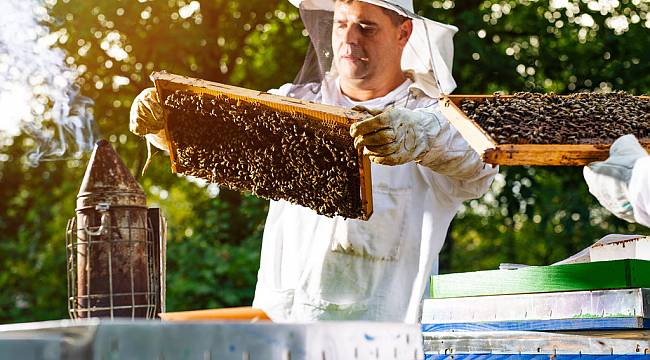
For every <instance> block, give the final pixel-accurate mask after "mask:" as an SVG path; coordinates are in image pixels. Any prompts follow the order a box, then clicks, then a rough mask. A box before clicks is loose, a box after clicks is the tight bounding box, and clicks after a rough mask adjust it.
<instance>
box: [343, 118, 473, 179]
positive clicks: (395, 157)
mask: <svg viewBox="0 0 650 360" xmlns="http://www.w3.org/2000/svg"><path fill="white" fill-rule="evenodd" d="M355 109H356V110H360V111H364V110H365V111H367V112H369V113H371V114H372V115H375V116H373V117H371V118H369V119H366V120H363V121H360V122H357V123H354V124H352V126H351V128H350V135H352V136H353V137H354V145H355V146H357V147H359V146H364V147H365V149H364V154H367V155H369V157H370V160H372V161H374V162H376V163H378V164H384V165H400V164H405V163H407V162H410V161H416V162H418V163H419V164H421V165H424V166H426V167H429V168H431V169H432V170H434V171H436V172H437V173H439V174H443V175H447V176H450V177H452V178H457V179H461V180H462V179H465V178H468V177H470V176H473V175H474V174H476V173H477V172H478V171H480V170H481V169H482V168H483V162H482V161H481V159H480V157H479V156H478V154H477V153H476V152H475V151H473V150H472V149H470V148H469V147H464V148H463V150H462V151H458V150H454V149H453V145H452V143H454V142H455V141H456V140H457V139H455V136H454V135H455V134H456V131H455V130H453V129H452V128H451V127H450V125H449V122H448V121H447V120H446V119H445V118H444V116H443V115H442V114H441V113H440V112H439V111H437V110H434V111H420V110H409V109H404V108H390V109H388V110H387V111H384V112H382V113H379V114H377V112H376V111H368V110H367V109H364V108H360V107H359V108H355Z"/></svg>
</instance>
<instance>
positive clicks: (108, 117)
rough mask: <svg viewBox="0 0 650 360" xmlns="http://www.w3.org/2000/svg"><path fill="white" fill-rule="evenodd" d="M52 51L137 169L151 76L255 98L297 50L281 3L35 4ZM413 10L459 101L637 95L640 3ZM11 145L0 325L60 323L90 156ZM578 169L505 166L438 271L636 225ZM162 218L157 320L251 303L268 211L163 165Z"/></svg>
mask: <svg viewBox="0 0 650 360" xmlns="http://www.w3.org/2000/svg"><path fill="white" fill-rule="evenodd" d="M43 7H44V8H45V9H46V10H47V11H48V12H49V14H50V18H49V20H48V21H47V26H48V27H49V28H50V29H51V32H52V33H53V34H55V36H57V37H58V41H57V42H56V45H55V46H58V47H60V48H61V49H63V50H64V51H65V52H66V54H67V55H66V56H67V59H66V62H67V63H68V64H70V66H71V67H72V68H74V69H75V70H76V71H77V72H78V73H79V78H78V84H79V85H80V86H81V92H82V94H83V95H85V96H88V97H90V98H92V99H93V100H94V102H95V105H94V115H95V120H96V122H97V124H98V129H99V133H100V135H101V137H103V138H106V139H108V140H110V141H111V142H112V144H113V146H114V147H115V148H116V149H117V151H118V152H119V154H120V155H121V157H122V158H123V159H124V161H125V162H126V164H127V165H128V166H129V167H130V169H131V170H132V172H133V173H134V174H138V173H139V171H140V170H141V168H142V166H143V163H144V161H145V159H146V149H145V145H144V141H143V140H142V139H140V138H139V137H137V136H135V135H132V134H131V133H129V131H128V112H129V107H130V105H131V102H132V99H133V98H134V97H135V96H136V95H137V94H138V93H139V92H140V91H141V90H142V89H143V88H145V87H149V86H152V84H151V82H150V81H149V79H148V75H149V74H150V73H151V72H152V71H156V70H167V71H168V72H172V73H178V74H183V75H187V76H192V77H198V78H203V79H208V80H212V81H218V82H223V83H228V84H234V85H240V86H244V87H248V88H253V89H260V90H264V89H268V88H274V87H278V86H280V85H282V84H283V83H285V82H289V81H291V80H292V79H293V77H294V76H295V74H296V72H297V71H298V69H299V67H300V65H301V64H302V60H303V55H304V51H305V49H306V46H307V41H308V39H307V38H306V36H305V34H304V33H303V27H302V23H301V22H300V19H299V18H298V12H297V10H296V9H295V8H294V7H293V6H291V4H289V2H288V1H286V0H263V1H262V0H245V1H231V0H201V1H187V0H185V1H183V0H164V1H148V0H138V1H135V0H121V1H120V0H95V1H80V0H76V1H75V0H58V1H57V0H47V1H44V3H43ZM415 7H416V10H418V12H419V13H420V14H421V15H424V16H427V17H429V18H432V19H435V20H439V21H443V22H447V23H450V24H454V25H456V26H458V27H459V28H460V31H459V33H458V34H457V36H456V39H455V44H456V55H455V61H454V74H455V78H456V80H457V82H458V84H459V87H458V89H457V90H456V93H458V94H489V93H492V92H495V91H502V92H505V93H512V92H516V91H542V92H551V91H553V92H556V93H562V94H564V93H570V92H576V91H583V90H588V91H611V90H625V91H628V92H631V93H633V94H635V95H639V94H643V93H648V92H650V51H648V48H649V47H650V30H649V28H650V1H648V0H599V1H596V0H554V1H553V0H552V1H534V0H516V1H491V0H488V1H476V0H463V1H453V0H445V1H431V0H427V1H420V0H416V4H415ZM1 136H2V134H1V133H0V137H1ZM31 145H32V142H31V141H30V140H29V139H28V138H26V137H25V136H24V135H19V136H17V137H15V138H13V139H7V138H4V139H3V141H1V142H0V198H1V199H2V201H0V234H1V240H0V289H2V292H1V293H0V323H8V322H18V321H36V320H46V319H57V318H65V317H67V311H66V265H65V227H66V222H67V220H68V218H70V217H72V216H73V215H74V209H75V197H76V194H77V190H78V187H79V185H80V182H81V179H82V176H83V171H84V169H85V165H86V161H87V159H88V155H89V154H85V155H84V157H83V158H82V159H81V160H65V161H56V162H43V163H41V164H40V165H39V166H38V167H35V168H34V167H29V166H28V165H27V164H26V161H25V160H24V155H25V154H26V153H27V152H28V151H29V148H30V146H31ZM581 171H582V169H580V168H527V167H512V168H502V170H501V173H500V175H499V176H498V177H497V179H496V180H495V182H494V184H493V186H492V188H491V190H490V192H489V193H488V194H487V195H486V196H485V197H484V198H483V199H481V200H474V201H471V202H468V203H466V204H465V205H464V206H463V207H462V209H461V212H460V214H459V215H458V216H457V218H456V219H455V220H454V222H453V224H452V227H451V230H450V232H449V234H448V237H447V242H446V245H445V247H444V249H443V254H442V255H441V268H440V270H441V272H459V271H469V270H476V269H492V268H495V267H497V266H498V264H499V263H500V262H519V263H526V264H549V263H551V262H554V261H556V260H559V259H562V258H564V257H566V256H568V255H571V254H573V253H575V252H576V251H578V250H579V249H581V248H583V247H585V246H587V245H589V244H590V243H591V242H593V241H594V240H596V239H598V238H600V237H601V236H603V235H605V234H608V233H617V232H620V233H631V232H636V233H644V234H648V233H649V231H648V229H646V228H643V227H640V226H638V225H636V226H635V225H632V224H627V223H624V222H622V221H619V220H617V219H615V218H613V217H612V216H611V215H609V213H608V212H607V211H605V210H604V209H602V208H601V207H600V206H598V204H597V203H596V202H595V200H594V199H593V198H592V197H591V196H590V195H589V193H588V191H587V188H586V185H585V184H584V181H583V179H582V174H581ZM138 180H139V181H140V183H141V184H142V185H143V187H144V189H145V191H146V193H147V196H148V200H149V203H150V205H151V206H160V207H161V208H162V210H163V212H164V213H165V215H166V216H167V219H168V223H169V239H168V268H167V276H168V282H167V288H168V292H167V301H168V309H169V310H172V311H173V310H185V309H199V308H216V307H225V306H239V305H249V304H250V303H251V300H252V296H253V291H254V285H255V280H256V272H257V266H258V261H259V251H260V242H261V234H262V230H263V226H264V220H265V215H266V211H267V207H268V202H267V201H265V200H261V199H257V198H254V197H250V196H246V195H240V194H239V193H236V192H232V191H229V190H227V189H218V188H216V187H214V186H206V185H205V184H201V183H199V182H196V181H190V180H188V179H186V178H184V177H179V176H175V175H172V174H171V173H170V169H169V161H168V160H167V159H165V158H164V157H163V156H161V155H160V154H159V155H158V156H157V157H156V158H155V159H154V163H153V165H152V167H151V168H150V169H149V170H148V172H147V173H146V175H145V176H143V177H142V176H138Z"/></svg>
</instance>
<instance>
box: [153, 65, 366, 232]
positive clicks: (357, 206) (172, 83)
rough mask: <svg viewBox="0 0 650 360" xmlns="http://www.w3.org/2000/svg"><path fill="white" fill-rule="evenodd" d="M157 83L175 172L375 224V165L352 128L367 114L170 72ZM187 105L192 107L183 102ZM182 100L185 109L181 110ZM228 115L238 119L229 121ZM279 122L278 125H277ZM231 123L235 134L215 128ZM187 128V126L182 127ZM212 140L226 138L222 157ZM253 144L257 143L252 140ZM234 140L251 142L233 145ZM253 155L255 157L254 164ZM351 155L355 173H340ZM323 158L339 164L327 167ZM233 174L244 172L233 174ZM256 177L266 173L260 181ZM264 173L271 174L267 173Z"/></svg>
mask: <svg viewBox="0 0 650 360" xmlns="http://www.w3.org/2000/svg"><path fill="white" fill-rule="evenodd" d="M151 79H152V80H153V81H154V83H155V85H156V89H157V91H158V95H159V96H160V99H161V101H162V103H163V108H164V110H165V116H166V118H167V123H166V131H167V134H168V139H167V141H168V146H169V153H170V158H171V168H172V171H173V172H175V173H180V174H186V175H194V176H197V177H200V178H203V179H206V180H208V181H210V182H215V183H219V184H221V185H226V186H228V187H230V188H233V189H236V190H240V191H248V192H251V193H253V194H255V195H258V196H261V197H265V198H271V199H276V200H277V199H284V200H287V201H290V202H292V203H296V204H299V205H303V206H307V207H310V208H312V209H314V210H315V211H317V212H318V213H320V214H324V215H328V216H333V215H340V216H344V217H347V218H358V219H362V220H367V219H368V218H369V217H370V215H371V214H372V184H371V174H370V162H369V160H368V157H367V156H364V155H363V154H362V151H361V150H358V149H355V148H354V143H353V138H352V137H351V136H349V128H350V125H351V124H352V123H354V122H356V121H358V120H361V119H363V118H364V117H365V116H366V115H365V114H363V113H360V112H356V111H352V110H349V109H344V108H340V107H336V106H329V105H323V104H316V103H312V102H307V101H302V100H297V99H293V98H289V97H283V96H276V95H272V94H268V93H265V92H260V91H255V90H250V89H245V88H239V87H235V86H230V85H224V84H219V83H215V82H210V81H205V80H201V79H193V78H189V77H184V76H180V75H174V74H169V73H166V72H155V73H153V74H152V75H151ZM186 98H189V99H190V100H187V101H189V102H187V101H186V100H183V99H186ZM174 99H177V101H180V102H178V103H174V101H176V100H174ZM178 99H181V100H178ZM183 101H185V102H183ZM185 103H188V104H194V105H195V107H196V108H192V107H191V106H190V107H188V108H186V109H184V108H182V106H180V105H179V106H180V107H176V105H175V104H181V105H182V104H185ZM206 104H208V105H211V106H215V108H216V107H219V109H222V110H219V111H222V112H215V110H214V109H215V108H213V109H212V110H210V111H211V112H210V111H208V110H206V109H204V108H203V105H206ZM224 106H225V107H224ZM223 109H226V110H227V111H226V110H223ZM224 111H225V112H224ZM215 114H217V115H215ZM228 114H232V115H233V116H234V117H236V118H233V119H234V120H233V119H230V120H227V119H226V118H227V117H228V116H229V115H228ZM259 114H262V115H264V116H266V117H263V116H262V115H259ZM253 118H255V119H257V120H255V121H256V122H254V121H253V120H254V119H253ZM206 119H207V120H206ZM260 119H261V120H260ZM273 119H275V120H273ZM271 120H272V121H275V122H276V123H275V124H274V125H270V122H272V121H271ZM200 121H203V123H201V124H202V125H201V124H199V122H200ZM206 121H207V122H206ZM226 121H230V123H229V124H230V125H228V126H229V127H228V128H225V127H224V128H223V131H228V132H229V133H228V134H229V135H228V136H226V135H223V134H222V133H218V132H217V133H215V131H216V130H215V129H219V127H220V126H225V125H223V124H224V123H225V122H226ZM269 121H270V122H269ZM180 122H183V124H182V125H179V124H180ZM233 124H234V125H233ZM192 127H194V128H192ZM256 127H258V128H256ZM266 127H268V128H266ZM271 127H272V129H271V130H269V129H270V128H271ZM219 131H222V130H219ZM296 134H299V135H300V134H302V138H301V139H299V140H304V141H305V142H306V143H307V142H310V141H311V142H312V143H311V144H315V145H316V146H315V148H316V149H314V150H313V151H314V153H315V154H321V155H322V157H317V156H316V155H311V154H312V150H311V149H312V148H313V147H308V149H310V151H309V152H305V150H306V149H305V148H302V149H301V148H299V146H298V147H296V146H294V145H295V141H294V140H295V139H296ZM221 135H223V136H221ZM265 136H266V137H265ZM291 136H293V137H291ZM192 137H193V138H192ZM206 137H219V138H220V139H221V140H218V141H221V143H220V144H217V146H216V147H215V149H216V148H219V149H220V150H215V149H210V148H209V146H205V142H204V141H203V140H206V141H210V139H206ZM252 138H255V139H254V141H253V140H251V141H248V140H249V139H252ZM188 139H189V140H188ZM231 139H240V140H241V139H243V141H239V142H237V141H235V142H231V141H230V140H231ZM288 139H292V140H291V141H289V140H288ZM314 139H321V140H320V141H321V144H323V145H322V148H318V147H319V146H320V145H319V143H318V142H314V141H318V140H314ZM215 141H217V140H215ZM233 141H234V140H233ZM222 145H223V146H222ZM325 145H327V149H325ZM305 146H306V145H305ZM293 149H297V150H293ZM291 151H295V153H291ZM298 152H300V154H302V157H301V155H299V154H298V155H297V153H298ZM253 153H254V155H251V156H252V157H248V158H247V157H246V155H250V154H253ZM197 154H198V155H197ZM201 154H202V155H201ZM289 155H291V156H289ZM197 156H198V157H197ZM345 156H347V158H346V159H348V160H347V163H346V164H347V169H348V173H345V174H340V172H338V171H337V170H338V169H340V168H343V167H344V165H341V161H340V158H343V157H345ZM184 157H185V158H184ZM188 157H189V158H191V157H197V158H196V159H194V160H192V161H196V163H197V164H200V166H198V168H193V167H192V166H188V160H187V159H186V158H188ZM237 157H239V158H237ZM314 157H316V158H314ZM288 158H291V160H289V159H288ZM251 159H255V160H251ZM321 159H325V160H323V161H329V162H328V164H332V165H331V166H330V167H329V168H327V167H323V166H324V165H323V164H322V163H320V160H321ZM337 159H338V160H337ZM226 160H227V161H229V162H226ZM220 161H222V162H220ZM351 162H353V163H351ZM296 163H301V164H303V165H300V166H301V167H300V169H302V172H301V171H298V172H296V167H297V166H298V165H296ZM224 164H225V165H224ZM350 164H351V165H350ZM337 166H338V168H337ZM351 167H354V168H353V169H351ZM233 169H235V170H236V171H235V172H232V171H231V170H233ZM252 169H255V170H252ZM257 169H262V170H257ZM350 169H351V170H350ZM355 169H356V170H355ZM330 170H331V171H330ZM254 171H258V173H256V174H253V172H254ZM262 171H265V172H266V174H260V172H262ZM287 172H292V173H287ZM324 172H327V174H324ZM233 174H234V175H233ZM278 174H282V176H281V177H280V176H279V175H278ZM349 174H353V175H354V176H348V175H349ZM346 176H348V177H347V178H345V177H346ZM306 179H309V180H306ZM335 179H337V180H336V181H334V180H335ZM330 180H331V181H330ZM331 183H334V184H337V185H344V186H342V188H345V189H341V190H339V189H337V188H335V189H330V187H331V186H332V185H331ZM328 189H329V190H328ZM339 192H341V194H339ZM342 192H345V194H343V193H342ZM334 193H335V194H334ZM337 201H338V202H340V203H339V204H337V203H336V202H337ZM350 202H352V203H353V204H351V203H350ZM339 205H340V206H339ZM337 209H338V210H337ZM341 209H343V210H341Z"/></svg>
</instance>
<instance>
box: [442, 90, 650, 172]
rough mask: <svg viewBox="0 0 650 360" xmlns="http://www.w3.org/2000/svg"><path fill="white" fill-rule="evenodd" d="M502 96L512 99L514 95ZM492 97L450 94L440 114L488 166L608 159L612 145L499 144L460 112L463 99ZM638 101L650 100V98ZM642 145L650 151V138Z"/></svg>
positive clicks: (580, 163) (571, 163)
mask: <svg viewBox="0 0 650 360" xmlns="http://www.w3.org/2000/svg"><path fill="white" fill-rule="evenodd" d="M499 97H500V98H502V99H508V98H510V97H512V95H500V96H499ZM492 98H494V96H493V95H447V96H445V97H442V98H441V99H440V102H441V104H442V106H440V111H441V112H442V113H443V115H445V116H446V117H447V119H448V120H449V122H451V123H452V125H453V126H454V127H455V128H456V129H457V130H458V131H459V132H460V133H461V135H462V136H463V138H465V140H466V141H467V142H468V143H469V145H470V146H471V147H472V149H474V150H475V151H476V152H477V153H479V154H480V155H481V157H482V159H483V161H484V162H486V163H488V164H493V165H507V166H519V165H532V166H584V165H587V164H589V163H591V162H593V161H600V160H605V159H607V157H608V156H609V148H610V146H611V144H497V142H496V141H495V140H494V139H492V137H491V136H490V135H489V134H488V133H487V132H486V131H485V130H483V128H481V126H480V125H479V124H478V123H476V122H475V121H474V120H472V119H470V118H469V117H468V116H467V115H466V114H465V113H464V112H463V111H462V110H461V109H460V103H461V101H463V100H473V101H482V100H485V99H492ZM638 98H639V99H643V100H650V97H648V96H638ZM640 142H641V145H642V146H643V147H644V148H645V149H646V150H648V151H649V152H650V139H640Z"/></svg>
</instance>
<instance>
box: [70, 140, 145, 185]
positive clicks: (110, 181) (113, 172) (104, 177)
mask: <svg viewBox="0 0 650 360" xmlns="http://www.w3.org/2000/svg"><path fill="white" fill-rule="evenodd" d="M107 192H111V193H131V194H133V195H141V196H144V195H145V194H144V190H142V187H141V186H140V184H138V182H137V181H136V180H135V178H134V177H133V175H131V173H130V172H129V169H128V168H127V167H126V165H124V162H123V161H122V159H121V158H120V157H119V155H117V152H116V151H115V150H114V149H113V147H112V146H111V144H110V143H109V142H108V141H106V140H99V141H98V142H97V143H96V144H95V148H94V149H93V153H92V155H91V157H90V161H89V162H88V167H86V173H85V174H84V179H83V181H82V183H81V188H80V189H79V194H78V195H77V197H83V196H88V195H91V194H97V193H107Z"/></svg>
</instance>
